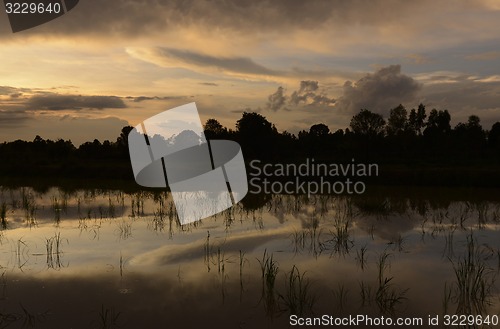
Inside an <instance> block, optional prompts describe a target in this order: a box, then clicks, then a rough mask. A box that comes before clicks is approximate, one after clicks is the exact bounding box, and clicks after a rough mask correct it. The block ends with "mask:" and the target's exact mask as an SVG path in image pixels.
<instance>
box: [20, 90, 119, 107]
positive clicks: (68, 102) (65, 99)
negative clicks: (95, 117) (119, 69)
mask: <svg viewBox="0 0 500 329" xmlns="http://www.w3.org/2000/svg"><path fill="white" fill-rule="evenodd" d="M26 107H27V109H29V110H49V111H60V110H79V109H98V110H102V109H105V108H125V107H126V105H125V103H124V102H123V100H122V99H121V98H119V97H116V96H82V95H61V94H44V95H35V96H32V97H30V98H29V99H28V100H27V101H26Z"/></svg>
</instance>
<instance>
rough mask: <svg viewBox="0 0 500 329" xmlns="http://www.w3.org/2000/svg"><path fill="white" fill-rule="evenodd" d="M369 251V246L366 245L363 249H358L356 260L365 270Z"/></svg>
mask: <svg viewBox="0 0 500 329" xmlns="http://www.w3.org/2000/svg"><path fill="white" fill-rule="evenodd" d="M367 251H368V247H367V246H366V245H364V246H363V247H361V249H359V250H356V262H357V263H358V264H359V267H360V268H361V270H362V271H364V270H365V267H366V252H367Z"/></svg>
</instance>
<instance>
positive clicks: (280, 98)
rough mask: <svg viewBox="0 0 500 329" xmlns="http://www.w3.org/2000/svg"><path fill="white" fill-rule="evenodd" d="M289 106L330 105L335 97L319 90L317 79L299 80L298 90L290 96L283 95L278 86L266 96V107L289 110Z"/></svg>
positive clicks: (333, 102)
mask: <svg viewBox="0 0 500 329" xmlns="http://www.w3.org/2000/svg"><path fill="white" fill-rule="evenodd" d="M287 104H288V105H289V106H294V107H297V106H332V105H333V104H335V99H334V98H330V97H328V96H327V95H325V94H324V93H322V92H320V90H319V82H318V81H311V80H306V81H301V82H300V87H299V89H298V90H296V91H294V92H293V93H292V95H291V96H286V95H285V90H284V89H283V87H281V86H280V87H278V89H277V90H276V92H274V93H273V94H271V95H269V96H268V102H267V104H266V109H268V110H272V111H275V112H276V111H278V110H281V109H284V110H289V109H288V108H287V107H286V105H287Z"/></svg>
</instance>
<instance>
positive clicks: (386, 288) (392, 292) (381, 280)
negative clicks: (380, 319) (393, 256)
mask: <svg viewBox="0 0 500 329" xmlns="http://www.w3.org/2000/svg"><path fill="white" fill-rule="evenodd" d="M389 257H390V254H389V253H387V252H386V251H384V252H383V253H382V254H381V255H380V256H379V259H378V264H377V265H378V287H377V291H376V294H375V300H376V302H377V305H378V307H379V310H380V311H381V312H382V313H384V314H390V315H394V314H395V311H396V306H397V305H398V304H401V303H402V302H403V300H405V299H406V297H405V295H406V292H407V291H408V290H407V289H406V290H399V289H397V288H395V287H394V285H393V283H392V280H393V279H394V277H388V276H386V270H387V269H388V267H389V266H390V263H389Z"/></svg>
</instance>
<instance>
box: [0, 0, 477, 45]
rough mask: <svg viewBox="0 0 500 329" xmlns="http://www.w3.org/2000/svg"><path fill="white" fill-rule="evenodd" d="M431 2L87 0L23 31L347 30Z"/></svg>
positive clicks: (400, 17)
mask: <svg viewBox="0 0 500 329" xmlns="http://www.w3.org/2000/svg"><path fill="white" fill-rule="evenodd" d="M465 3H466V4H467V3H471V4H478V3H479V4H480V1H479V0H469V1H465ZM426 7H427V9H428V10H435V11H437V10H439V9H442V7H443V6H442V5H439V4H436V3H435V1H430V0H422V1H401V0H372V1H369V0H337V1H325V0H307V1H304V0H260V1H259V0H230V1H228V0H196V1H193V0H191V1H186V0H157V1H130V0H106V1H102V0H85V1H80V3H79V5H78V6H77V7H76V8H75V9H73V10H72V11H71V12H70V13H69V14H68V15H65V16H63V17H61V18H59V19H57V20H55V21H53V22H50V23H49V24H44V25H42V26H39V27H37V28H36V29H31V30H28V31H25V32H23V33H25V34H28V35H33V34H38V35H45V36H47V35H50V34H52V35H63V34H65V35H70V36H75V35H78V34H87V35H88V34H90V35H94V36H96V37H99V36H101V37H103V38H107V37H110V36H114V37H116V36H124V37H134V36H139V35H152V34H161V33H162V31H166V30H171V29H175V28H184V27H191V26H196V27H198V28H200V29H206V28H207V27H210V29H214V30H219V29H220V30H231V31H234V30H235V31H243V32H250V31H255V32H262V31H270V30H273V31H290V30H297V29H300V30H305V29H307V30H315V29H318V28H319V27H321V26H322V25H324V24H325V23H328V22H332V23H333V24H335V25H336V26H338V27H339V28H344V29H346V28H347V26H353V25H356V24H358V23H361V24H363V25H375V24H379V23H388V24H389V23H391V22H394V21H404V18H405V17H406V16H410V15H415V14H416V13H418V12H419V10H420V11H422V10H423V9H422V8H426ZM445 7H446V6H445ZM445 9H447V8H445ZM0 28H1V30H0V33H1V34H11V30H10V27H9V26H8V24H0Z"/></svg>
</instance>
